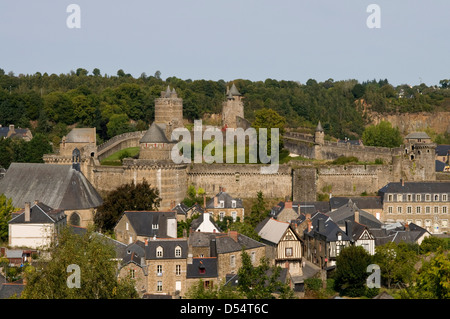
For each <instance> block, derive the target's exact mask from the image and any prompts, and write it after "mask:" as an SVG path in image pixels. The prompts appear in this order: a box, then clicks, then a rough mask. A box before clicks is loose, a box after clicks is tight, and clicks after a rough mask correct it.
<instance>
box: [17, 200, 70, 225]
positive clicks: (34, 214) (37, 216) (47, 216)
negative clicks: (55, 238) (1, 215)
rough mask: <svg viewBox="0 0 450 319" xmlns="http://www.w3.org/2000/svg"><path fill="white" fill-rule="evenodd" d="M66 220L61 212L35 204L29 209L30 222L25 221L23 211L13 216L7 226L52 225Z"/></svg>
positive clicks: (41, 204)
mask: <svg viewBox="0 0 450 319" xmlns="http://www.w3.org/2000/svg"><path fill="white" fill-rule="evenodd" d="M64 218H66V215H65V213H64V211H63V210H60V209H53V208H51V207H49V206H47V205H45V204H43V203H36V204H34V205H32V206H31V207H30V220H29V221H28V222H27V221H25V209H22V210H21V211H20V212H18V213H16V214H14V217H12V218H11V220H10V221H9V222H8V223H9V224H53V223H56V222H57V221H60V220H61V219H64Z"/></svg>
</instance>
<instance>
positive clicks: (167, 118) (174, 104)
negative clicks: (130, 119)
mask: <svg viewBox="0 0 450 319" xmlns="http://www.w3.org/2000/svg"><path fill="white" fill-rule="evenodd" d="M155 123H158V124H165V134H166V137H167V139H168V140H171V135H172V131H173V130H174V129H176V128H178V127H183V99H181V98H179V97H178V94H177V92H176V91H175V89H172V90H170V87H169V86H167V89H166V90H165V91H162V92H161V97H160V98H157V99H155Z"/></svg>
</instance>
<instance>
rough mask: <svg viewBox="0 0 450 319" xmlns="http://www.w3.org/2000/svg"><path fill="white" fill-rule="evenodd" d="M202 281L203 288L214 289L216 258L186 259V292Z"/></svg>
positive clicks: (216, 272) (216, 274) (216, 269)
mask: <svg viewBox="0 0 450 319" xmlns="http://www.w3.org/2000/svg"><path fill="white" fill-rule="evenodd" d="M199 280H202V282H203V285H204V287H205V288H214V287H215V285H217V282H218V258H217V257H195V258H194V257H188V259H187V272H186V290H187V291H189V289H190V288H191V287H193V286H195V285H197V284H198V282H199Z"/></svg>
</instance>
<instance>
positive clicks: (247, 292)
mask: <svg viewBox="0 0 450 319" xmlns="http://www.w3.org/2000/svg"><path fill="white" fill-rule="evenodd" d="M241 258H242V266H241V267H240V268H239V270H238V276H239V280H238V286H237V288H238V290H239V291H240V292H241V293H242V294H243V295H244V296H245V298H247V299H275V294H279V296H280V298H282V299H291V298H293V297H294V294H293V291H292V290H291V289H290V287H289V285H288V284H286V283H283V282H281V281H280V280H279V275H280V271H281V268H280V267H277V266H273V267H270V266H269V261H268V260H267V259H266V258H264V257H263V258H262V259H261V261H260V265H259V266H256V267H255V266H253V264H252V261H251V259H250V256H249V255H248V253H247V252H246V251H244V250H243V251H242V253H241Z"/></svg>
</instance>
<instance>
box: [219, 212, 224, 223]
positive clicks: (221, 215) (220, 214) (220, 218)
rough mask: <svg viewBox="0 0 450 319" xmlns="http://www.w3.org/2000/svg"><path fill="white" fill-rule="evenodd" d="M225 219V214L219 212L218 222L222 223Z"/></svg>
mask: <svg viewBox="0 0 450 319" xmlns="http://www.w3.org/2000/svg"><path fill="white" fill-rule="evenodd" d="M224 217H225V212H220V213H219V220H220V221H223V218H224Z"/></svg>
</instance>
